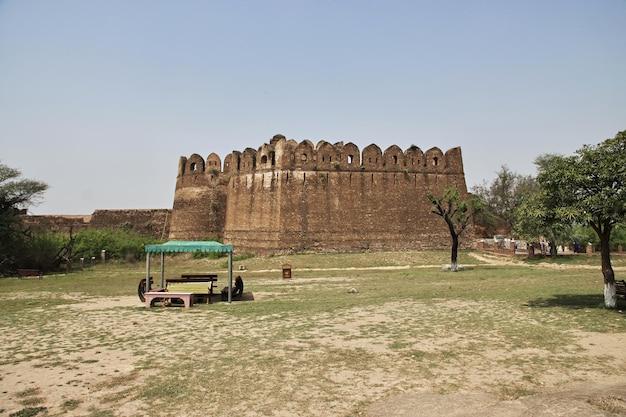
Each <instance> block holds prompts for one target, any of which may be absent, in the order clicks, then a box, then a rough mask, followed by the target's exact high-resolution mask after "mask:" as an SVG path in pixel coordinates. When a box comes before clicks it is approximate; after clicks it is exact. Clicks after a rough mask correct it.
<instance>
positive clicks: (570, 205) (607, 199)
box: [537, 131, 626, 307]
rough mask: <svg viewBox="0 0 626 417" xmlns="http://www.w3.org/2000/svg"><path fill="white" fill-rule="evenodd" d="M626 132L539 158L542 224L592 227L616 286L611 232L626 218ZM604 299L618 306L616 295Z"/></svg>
mask: <svg viewBox="0 0 626 417" xmlns="http://www.w3.org/2000/svg"><path fill="white" fill-rule="evenodd" d="M624 161H626V131H624V132H619V133H618V134H617V135H616V136H615V137H614V138H612V139H607V140H605V141H604V142H601V143H599V144H598V145H585V146H583V147H582V148H581V149H579V150H578V151H576V154H575V155H573V156H560V155H547V156H543V157H541V158H539V159H538V162H537V165H538V166H539V174H538V176H537V181H538V182H539V184H540V186H541V193H540V196H539V198H538V200H537V204H538V206H540V207H541V209H542V210H544V211H545V213H546V214H545V216H544V223H545V224H546V225H548V226H551V227H554V225H558V224H566V223H568V224H573V223H580V224H585V225H588V226H590V227H591V228H592V229H593V230H594V231H595V232H596V234H597V236H598V240H599V242H600V253H601V260H602V274H603V276H604V282H605V284H612V283H613V282H614V279H615V273H614V271H613V267H612V266H611V255H610V252H611V248H610V245H611V233H612V231H613V229H614V228H616V227H617V226H618V225H619V224H620V223H621V224H623V223H624V221H625V220H626V204H625V203H624V202H625V201H626V164H625V163H624ZM612 291H613V293H612V294H608V293H607V298H606V299H605V303H606V306H607V307H615V293H614V288H613V290H612Z"/></svg>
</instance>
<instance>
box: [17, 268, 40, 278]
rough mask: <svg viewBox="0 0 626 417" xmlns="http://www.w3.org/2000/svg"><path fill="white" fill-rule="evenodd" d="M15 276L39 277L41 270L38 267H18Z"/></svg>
mask: <svg viewBox="0 0 626 417" xmlns="http://www.w3.org/2000/svg"><path fill="white" fill-rule="evenodd" d="M17 276H18V278H20V279H21V278H24V277H39V279H41V278H42V276H41V271H40V270H38V269H18V270H17Z"/></svg>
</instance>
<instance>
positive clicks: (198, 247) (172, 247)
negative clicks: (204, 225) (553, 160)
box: [146, 240, 234, 303]
mask: <svg viewBox="0 0 626 417" xmlns="http://www.w3.org/2000/svg"><path fill="white" fill-rule="evenodd" d="M233 249H234V248H233V245H224V244H222V243H219V242H209V241H207V242H204V241H188V240H172V241H170V242H166V243H163V244H160V245H146V291H150V255H151V254H152V253H160V254H161V288H163V287H164V286H165V268H164V265H163V263H164V261H165V253H173V252H221V253H228V302H229V303H231V302H232V292H233Z"/></svg>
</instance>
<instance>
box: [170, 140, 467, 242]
mask: <svg viewBox="0 0 626 417" xmlns="http://www.w3.org/2000/svg"><path fill="white" fill-rule="evenodd" d="M449 187H456V188H458V189H459V190H460V192H461V196H462V197H463V198H466V197H467V187H466V183H465V175H464V171H463V159H462V156H461V149H460V148H459V147H456V148H452V149H450V150H448V151H447V152H445V154H444V153H443V152H442V151H441V150H440V149H439V148H432V149H429V150H427V151H426V152H423V151H422V150H421V149H420V148H419V147H417V146H411V147H410V148H408V149H407V150H405V151H402V150H401V149H400V148H399V147H398V146H396V145H393V146H390V147H389V148H387V149H386V150H385V151H384V152H383V151H382V150H381V149H380V148H379V147H378V146H377V145H374V144H372V145H369V146H367V147H365V148H364V149H363V150H362V152H361V151H360V150H359V148H358V147H357V146H356V145H354V144H353V143H347V144H344V143H343V142H338V143H334V144H331V143H329V142H326V141H320V142H319V143H318V144H317V145H316V146H314V145H313V143H312V142H310V141H308V140H304V141H302V142H299V143H298V142H296V141H295V140H292V139H290V140H287V139H286V138H285V137H284V136H283V135H275V136H274V137H273V138H272V139H271V140H270V142H269V143H265V144H263V145H262V146H260V147H259V148H258V150H254V149H252V148H247V149H245V150H244V151H243V152H239V151H234V152H232V153H231V154H229V155H227V156H226V157H225V158H224V161H223V163H222V161H221V159H220V157H219V156H218V155H216V154H215V153H211V154H209V155H208V157H207V158H206V159H204V158H202V157H201V156H200V155H198V154H193V155H191V156H190V157H184V156H183V157H180V160H179V166H178V176H177V180H176V190H175V193H174V204H173V208H172V215H171V221H170V224H169V238H170V239H189V240H198V239H204V238H207V237H214V238H218V239H221V240H223V241H224V242H227V243H230V244H233V245H234V246H235V248H237V251H238V252H250V253H255V254H270V253H289V252H343V251H364V250H402V249H418V250H421V249H441V248H444V247H449V246H450V244H451V243H450V235H449V232H448V229H447V227H446V225H445V223H444V222H443V220H442V219H441V218H440V217H438V216H435V215H433V214H432V213H431V210H432V205H431V203H430V201H429V200H428V193H432V194H434V195H441V194H443V191H444V190H445V189H446V188H449ZM466 234H467V236H466V239H465V240H469V237H470V236H471V234H472V231H471V230H470V231H467V232H466Z"/></svg>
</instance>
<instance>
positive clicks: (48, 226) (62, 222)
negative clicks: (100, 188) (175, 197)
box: [23, 209, 172, 239]
mask: <svg viewBox="0 0 626 417" xmlns="http://www.w3.org/2000/svg"><path fill="white" fill-rule="evenodd" d="M171 213H172V211H171V210H169V209H148V210H96V211H95V212H94V213H93V214H92V215H85V216H75V215H45V216H31V215H26V216H24V217H23V219H24V222H25V223H26V224H27V225H29V226H31V227H33V228H38V229H44V230H51V231H53V232H60V233H69V232H70V230H71V231H72V233H77V232H79V231H81V230H85V229H88V228H95V229H118V228H124V229H130V230H133V231H135V232H137V233H138V234H140V235H143V236H151V237H154V238H157V239H163V238H167V236H168V235H169V225H170V218H171Z"/></svg>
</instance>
